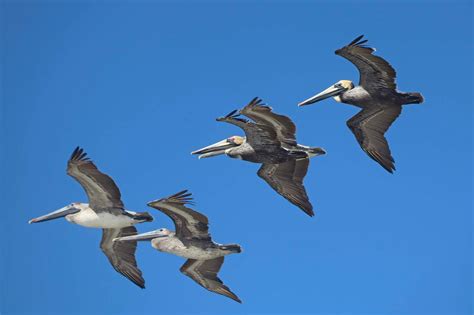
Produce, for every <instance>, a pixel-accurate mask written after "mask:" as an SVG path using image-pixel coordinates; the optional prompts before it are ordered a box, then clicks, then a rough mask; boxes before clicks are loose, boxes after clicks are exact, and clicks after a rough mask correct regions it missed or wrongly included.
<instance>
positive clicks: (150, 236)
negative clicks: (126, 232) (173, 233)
mask: <svg viewBox="0 0 474 315" xmlns="http://www.w3.org/2000/svg"><path fill="white" fill-rule="evenodd" d="M165 236H167V235H166V234H163V233H162V232H160V231H159V230H155V231H151V232H147V233H142V234H137V235H130V236H123V237H116V238H114V242H124V241H149V240H152V239H154V238H159V237H165Z"/></svg>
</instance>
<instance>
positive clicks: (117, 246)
mask: <svg viewBox="0 0 474 315" xmlns="http://www.w3.org/2000/svg"><path fill="white" fill-rule="evenodd" d="M102 232H103V233H102V240H101V242H100V248H101V249H102V251H103V252H104V254H105V256H107V258H108V259H109V261H110V263H111V264H112V266H113V267H114V269H115V270H116V271H117V272H119V273H121V274H122V275H123V276H125V277H127V278H128V279H129V280H130V281H132V282H133V283H135V284H136V285H137V286H139V287H140V288H142V289H144V288H145V279H143V277H142V272H141V270H140V269H138V266H137V261H136V260H135V251H136V249H137V242H133V241H128V242H114V241H113V239H114V238H117V237H124V236H130V235H136V234H137V229H136V228H135V227H134V226H129V227H125V228H122V229H102Z"/></svg>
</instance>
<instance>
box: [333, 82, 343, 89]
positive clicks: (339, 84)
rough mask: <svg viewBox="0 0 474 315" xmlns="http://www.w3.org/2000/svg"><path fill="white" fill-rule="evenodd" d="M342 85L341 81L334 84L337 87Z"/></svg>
mask: <svg viewBox="0 0 474 315" xmlns="http://www.w3.org/2000/svg"><path fill="white" fill-rule="evenodd" d="M341 86H342V84H341V83H337V84H334V87H336V88H339V87H341Z"/></svg>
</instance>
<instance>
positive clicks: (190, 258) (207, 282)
mask: <svg viewBox="0 0 474 315" xmlns="http://www.w3.org/2000/svg"><path fill="white" fill-rule="evenodd" d="M186 204H193V202H192V197H191V193H188V191H187V190H183V191H181V192H179V193H177V194H174V195H172V196H170V197H167V198H162V199H159V200H155V201H151V202H149V203H148V206H150V207H152V208H155V209H157V210H159V211H161V212H163V213H164V214H166V215H167V216H169V217H170V218H171V220H173V222H174V225H175V229H176V231H170V230H168V229H165V228H162V229H159V230H155V231H151V232H147V233H143V234H138V235H132V236H122V237H117V238H116V239H115V240H114V241H115V242H117V243H118V244H120V243H122V242H133V243H135V242H136V241H148V240H149V241H151V246H152V247H153V248H155V249H157V250H159V251H161V252H165V253H170V254H174V255H177V256H180V257H184V258H187V260H186V262H185V263H184V265H183V266H182V267H181V268H180V271H181V272H182V273H184V274H185V275H186V276H188V277H190V278H191V279H193V280H194V281H195V282H197V283H198V284H199V285H201V286H203V287H204V288H206V289H207V290H209V291H212V292H215V293H218V294H222V295H224V296H227V297H229V298H231V299H232V300H234V301H237V302H239V303H242V301H241V300H240V299H239V298H238V297H237V295H235V294H234V293H233V292H232V291H231V290H230V289H229V288H228V287H227V286H226V285H224V283H223V282H222V280H221V279H219V277H218V276H217V274H218V273H219V270H220V269H221V267H222V264H223V263H224V256H226V255H229V254H233V253H240V252H241V251H242V250H241V248H240V245H237V244H228V245H221V244H217V243H214V242H213V241H212V239H211V235H210V234H209V232H208V230H209V227H208V224H209V223H208V219H207V217H206V216H205V215H203V214H201V213H199V212H197V211H194V210H192V209H190V208H188V207H186Z"/></svg>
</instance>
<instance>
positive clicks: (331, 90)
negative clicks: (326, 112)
mask: <svg viewBox="0 0 474 315" xmlns="http://www.w3.org/2000/svg"><path fill="white" fill-rule="evenodd" d="M345 89H346V88H344V87H342V86H341V87H334V85H331V86H330V87H328V88H327V89H325V90H324V91H322V92H321V93H319V94H316V95H315V96H312V97H310V98H308V99H307V100H304V101H302V102H301V103H299V104H298V106H305V105H309V104H313V103H316V102H319V101H321V100H324V99H326V98H328V97H331V96H336V95H338V94H339V93H341V92H343V91H344V90H345Z"/></svg>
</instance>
